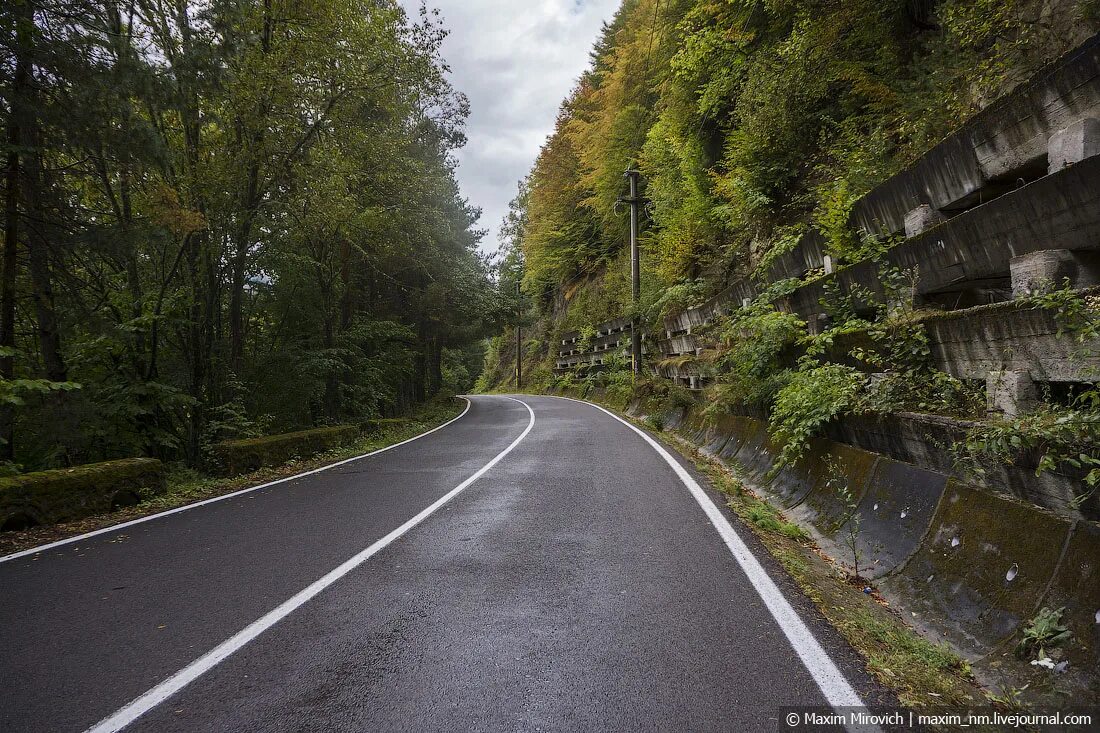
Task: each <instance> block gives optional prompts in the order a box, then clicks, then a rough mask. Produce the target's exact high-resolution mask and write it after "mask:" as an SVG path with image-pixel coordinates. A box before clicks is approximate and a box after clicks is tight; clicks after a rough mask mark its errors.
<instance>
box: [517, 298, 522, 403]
mask: <svg viewBox="0 0 1100 733" xmlns="http://www.w3.org/2000/svg"><path fill="white" fill-rule="evenodd" d="M519 285H520V284H519V280H516V390H517V391H518V390H521V389H523V353H522V352H523V343H522V341H521V339H520V331H519V321H520V318H521V316H522V313H523V307H522V305H521V303H520V298H521V296H520V292H519Z"/></svg>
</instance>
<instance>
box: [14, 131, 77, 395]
mask: <svg viewBox="0 0 1100 733" xmlns="http://www.w3.org/2000/svg"><path fill="white" fill-rule="evenodd" d="M36 132H37V131H35V130H33V129H31V130H25V134H24V140H25V143H31V144H32V145H34V146H37V145H38V144H39V142H40V141H39V140H38V139H37V137H38V136H37V134H36ZM22 170H23V173H24V176H23V197H24V200H25V201H26V204H27V213H28V216H29V218H30V220H31V221H32V222H34V223H33V224H31V225H30V226H28V227H27V229H28V234H29V235H30V237H29V238H28V242H27V244H28V246H27V250H28V256H27V262H28V264H29V268H28V269H29V271H30V275H31V291H32V295H33V298H34V308H35V315H36V316H37V317H38V342H39V349H40V350H41V353H42V363H43V366H45V368H46V376H47V377H48V378H49V379H50V381H53V382H67V381H69V372H68V369H67V368H66V367H65V358H64V356H63V355H62V351H61V326H60V324H59V323H58V320H57V310H56V308H55V304H54V293H53V272H52V271H51V269H50V238H49V236H48V234H47V233H46V232H47V227H48V224H46V222H47V221H48V214H46V213H45V212H44V210H43V206H42V199H41V192H42V188H41V186H42V171H41V166H40V165H39V163H38V159H37V157H36V154H35V153H33V152H32V153H28V154H27V155H25V156H24V159H23V165H22Z"/></svg>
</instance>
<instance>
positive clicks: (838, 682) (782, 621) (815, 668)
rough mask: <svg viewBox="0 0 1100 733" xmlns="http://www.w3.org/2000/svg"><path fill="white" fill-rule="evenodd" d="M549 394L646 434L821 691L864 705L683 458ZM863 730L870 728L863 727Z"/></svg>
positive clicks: (844, 703) (845, 703) (839, 704)
mask: <svg viewBox="0 0 1100 733" xmlns="http://www.w3.org/2000/svg"><path fill="white" fill-rule="evenodd" d="M547 396H549V397H554V398H555V399H562V400H569V401H571V402H579V403H580V404H582V405H588V406H589V407H595V408H596V409H597V410H601V411H603V412H606V413H607V414H608V415H610V416H611V417H613V418H615V419H616V420H618V421H619V422H621V423H622V424H623V425H626V426H627V427H628V428H630V429H631V430H633V431H634V432H635V433H637V434H638V435H640V436H642V438H643V439H645V441H646V442H647V443H649V445H650V447H652V448H653V450H655V451H657V453H658V454H659V455H660V456H661V457H662V458H664V459H665V462H666V463H667V464H668V465H669V466H670V467H671V468H672V470H673V471H674V472H675V473H676V476H677V477H678V478H679V479H680V481H682V482H683V484H684V486H686V487H687V488H688V490H689V491H690V492H691V495H692V496H693V497H695V501H697V502H698V503H699V506H701V507H702V508H703V511H704V512H705V513H706V515H707V518H708V519H709V520H710V523H711V524H712V525H714V528H715V529H716V530H718V534H719V535H721V537H722V539H723V540H724V541H725V543H726V547H728V548H729V551H730V553H731V554H732V555H733V557H734V559H735V560H737V564H738V565H740V566H741V569H742V570H743V571H744V572H745V575H746V576H748V579H749V582H750V583H752V587H753V588H754V589H755V590H756V593H757V594H758V595H759V596H760V598H761V600H763V601H764V605H765V606H767V608H768V611H770V612H771V615H772V618H774V619H775V622H776V623H777V624H779V628H780V629H782V630H783V634H784V635H786V637H787V641H789V642H790V644H791V646H792V647H793V648H794V651H795V653H796V654H798V657H799V659H801V660H802V663H803V664H804V665H805V666H806V670H807V671H808V672H809V673H810V676H812V677H813V678H814V682H816V683H817V686H818V687H819V688H820V689H821V693H822V694H823V695H824V696H825V699H826V700H828V702H829V704H830V705H831V706H832V707H834V708H844V707H863V700H861V699H860V697H859V694H858V693H857V692H856V691H855V690H854V689H852V686H851V685H850V684H849V683H848V680H847V679H846V678H845V677H844V674H843V673H842V672H841V671H840V669H839V668H838V667H837V666H836V663H835V662H833V660H832V658H831V657H830V656H829V653H828V652H826V651H825V649H824V648H823V647H822V646H821V644H820V643H819V642H818V641H817V639H816V638H815V637H814V635H813V632H811V631H810V629H809V627H808V626H806V623H805V622H804V621H803V620H802V617H801V616H799V615H798V612H797V611H795V610H794V607H793V606H791V604H790V602H789V601H787V599H786V597H785V596H784V595H783V593H782V591H780V590H779V587H778V586H777V585H776V584H775V581H773V580H772V579H771V576H769V575H768V571H766V570H765V569H764V566H762V565H761V564H760V561H759V560H757V559H756V556H755V555H753V554H752V552H751V551H750V550H749V548H748V545H746V544H745V541H744V540H742V539H741V537H740V535H738V534H737V530H735V529H734V528H733V525H731V524H730V523H729V520H728V519H726V517H725V515H723V514H722V512H721V511H720V510H719V509H718V507H717V506H715V505H714V502H713V501H711V499H710V497H709V496H708V495H707V492H706V491H704V490H703V487H701V486H700V485H699V482H698V481H696V480H695V479H694V478H692V476H691V474H690V473H688V472H687V469H685V468H684V467H683V466H682V465H680V462H679V461H677V460H676V459H674V458H673V457H672V456H671V455H669V453H668V451H666V450H665V449H664V447H663V446H662V445H661V444H660V443H658V442H657V441H655V440H654V439H653V438H651V437H649V436H648V435H646V434H645V432H644V431H642V430H639V429H638V428H636V427H635V426H633V425H631V424H630V423H629V422H627V421H626V420H624V419H622V418H621V417H619V416H618V415H616V414H615V413H613V412H611V411H610V410H606V409H604V408H603V407H601V406H599V405H594V404H592V403H591V402H585V401H584V400H575V399H573V398H572V397H558V396H557V395H547ZM860 730H870V729H867V728H860Z"/></svg>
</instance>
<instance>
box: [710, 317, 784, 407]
mask: <svg viewBox="0 0 1100 733" xmlns="http://www.w3.org/2000/svg"><path fill="white" fill-rule="evenodd" d="M805 327H806V324H805V323H804V322H803V321H802V320H801V319H800V318H798V317H797V316H795V315H793V314H791V313H783V312H780V311H777V310H775V309H774V308H773V307H772V306H771V304H770V303H768V302H766V301H763V302H761V303H760V304H759V305H754V306H753V307H751V308H744V309H740V310H737V311H735V312H734V313H733V314H732V315H730V316H728V317H726V318H724V319H722V320H721V321H720V322H719V325H718V327H717V333H716V336H717V342H718V345H719V347H720V349H719V351H718V355H717V357H716V360H715V366H716V371H717V374H718V379H717V385H718V386H717V388H716V396H717V399H715V400H714V401H712V402H711V404H710V406H709V407H708V410H712V411H714V410H725V409H728V408H729V407H731V406H734V405H767V404H768V403H770V402H771V400H772V398H773V397H774V396H775V395H776V394H777V393H778V392H779V391H780V390H781V389H782V388H783V387H784V386H785V385H786V384H787V382H788V381H789V379H790V376H791V372H790V369H788V368H787V367H786V366H785V359H784V357H785V356H786V357H789V356H790V353H789V352H790V349H791V347H793V346H794V345H795V344H796V343H798V341H799V340H800V339H801V337H802V334H803V333H804V332H805Z"/></svg>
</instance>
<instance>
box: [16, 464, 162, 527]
mask: <svg viewBox="0 0 1100 733" xmlns="http://www.w3.org/2000/svg"><path fill="white" fill-rule="evenodd" d="M164 485H165V481H164V465H163V464H162V463H161V462H160V461H158V460H156V459H153V458H131V459H128V460H122V461H108V462H106V463H91V464H88V465H85V466H76V467H75V468H63V469H58V470H55V471H40V472H38V473H27V474H23V475H21V476H9V477H6V478H2V479H0V531H2V530H15V529H25V528H26V527H30V526H34V525H39V524H52V523H55V522H66V521H70V520H73V519H80V518H82V517H87V516H91V515H92V514H99V513H102V512H108V511H111V510H112V509H117V508H118V507H120V506H128V505H131V504H136V503H138V502H139V501H141V500H142V499H146V498H149V497H151V496H154V495H155V494H158V493H160V492H161V491H163V490H164Z"/></svg>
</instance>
